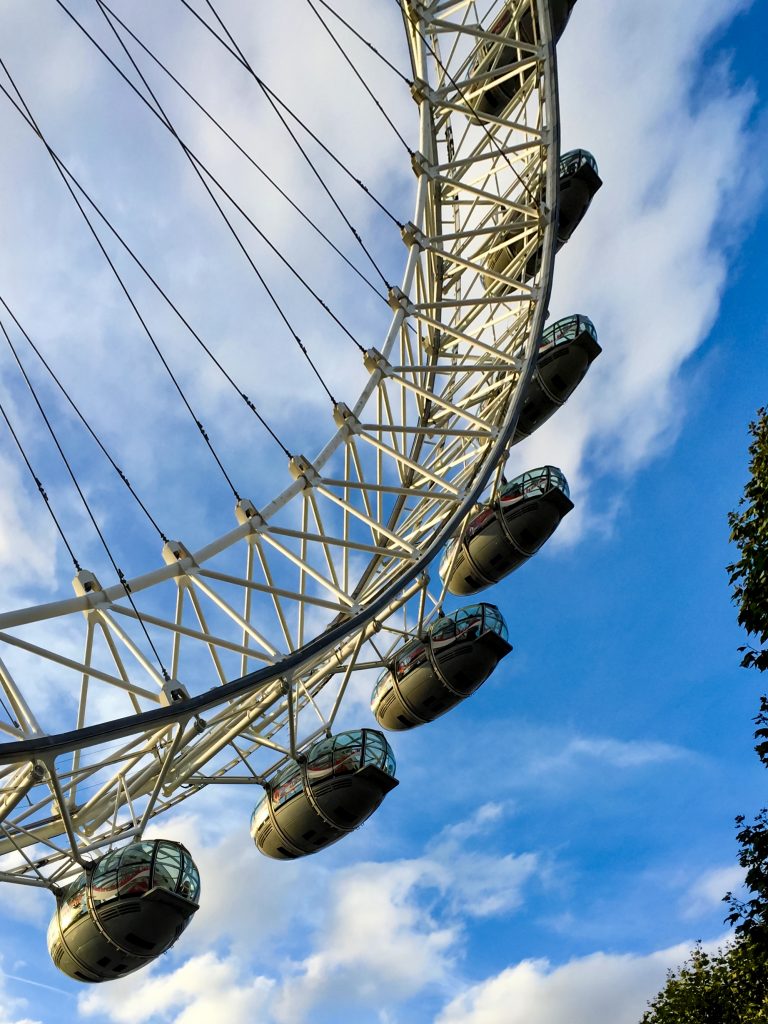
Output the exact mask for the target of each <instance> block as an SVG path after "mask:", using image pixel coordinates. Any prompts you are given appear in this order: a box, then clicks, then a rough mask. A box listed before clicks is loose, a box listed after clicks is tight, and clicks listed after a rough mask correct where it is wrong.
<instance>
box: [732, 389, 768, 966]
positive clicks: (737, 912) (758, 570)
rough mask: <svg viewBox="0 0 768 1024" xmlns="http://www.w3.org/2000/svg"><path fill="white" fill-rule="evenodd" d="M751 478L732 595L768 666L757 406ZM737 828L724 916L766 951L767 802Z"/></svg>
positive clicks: (761, 414)
mask: <svg viewBox="0 0 768 1024" xmlns="http://www.w3.org/2000/svg"><path fill="white" fill-rule="evenodd" d="M749 431H750V434H751V435H752V443H751V444H750V446H749V454H750V462H749V469H750V478H749V481H748V482H747V485H746V487H745V488H744V494H743V496H742V498H741V501H740V502H739V510H738V511H736V512H732V513H731V514H730V516H729V517H728V521H729V524H730V527H731V540H732V541H733V542H734V543H735V544H736V547H737V548H738V549H739V556H740V557H739V559H738V561H737V562H734V563H733V564H732V565H729V566H728V572H729V574H730V581H731V585H732V587H733V600H734V602H735V603H736V604H737V605H738V608H739V623H740V624H741V625H742V626H743V627H744V629H745V630H746V631H747V635H748V636H752V637H756V638H757V642H758V644H759V645H760V646H758V647H756V646H754V645H752V644H749V645H747V646H745V647H742V648H741V650H742V652H743V655H744V656H743V658H742V661H741V663H742V665H743V666H744V667H745V668H756V669H758V671H760V672H764V671H765V670H766V669H767V668H768V412H767V411H766V409H758V412H757V418H756V419H755V421H754V423H750V425H749ZM755 723H756V725H757V729H756V731H755V739H756V740H757V744H756V746H755V750H756V751H757V755H758V757H759V758H760V760H761V761H762V762H763V764H764V765H765V766H766V767H768V699H767V698H766V697H765V696H763V697H762V698H761V701H760V711H759V712H758V714H757V716H756V717H755ZM736 825H737V827H738V829H739V832H738V833H737V836H736V838H737V840H738V842H739V846H740V852H739V863H740V864H741V866H742V867H743V868H745V869H746V877H745V884H746V887H747V890H748V893H749V895H748V897H747V899H744V900H739V899H737V898H736V897H735V896H734V895H733V894H732V893H728V894H727V896H726V897H725V901H726V903H727V904H728V906H729V908H730V913H729V914H728V917H727V918H726V920H727V921H728V922H729V923H730V924H733V925H736V934H737V935H740V936H742V937H744V938H747V939H749V940H750V942H753V943H756V944H758V945H759V946H760V947H761V948H762V949H763V950H765V951H766V952H768V809H767V808H765V807H764V808H763V809H762V810H761V811H760V813H759V814H758V815H757V817H756V818H755V819H754V821H753V822H751V823H749V824H747V823H746V819H745V817H744V815H743V814H742V815H739V817H738V818H737V819H736Z"/></svg>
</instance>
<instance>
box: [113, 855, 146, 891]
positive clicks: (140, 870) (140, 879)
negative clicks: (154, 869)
mask: <svg viewBox="0 0 768 1024" xmlns="http://www.w3.org/2000/svg"><path fill="white" fill-rule="evenodd" d="M144 845H145V844H143V843H135V844H134V845H132V846H127V847H126V848H125V850H123V855H122V857H121V858H120V867H119V869H118V874H117V889H118V895H119V896H141V895H142V894H143V893H145V892H147V891H148V890H149V873H150V866H151V864H152V853H151V849H150V851H145V850H144V849H142V847H143V846H144Z"/></svg>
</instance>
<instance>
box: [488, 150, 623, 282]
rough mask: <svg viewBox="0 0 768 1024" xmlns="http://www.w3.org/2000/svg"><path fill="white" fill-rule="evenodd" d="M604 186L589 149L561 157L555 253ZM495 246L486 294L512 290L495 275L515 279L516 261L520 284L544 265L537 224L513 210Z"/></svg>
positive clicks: (516, 271)
mask: <svg viewBox="0 0 768 1024" xmlns="http://www.w3.org/2000/svg"><path fill="white" fill-rule="evenodd" d="M602 184H603V182H602V179H601V178H600V175H599V174H598V171H597V162H596V161H595V158H594V157H593V156H592V154H591V153H588V152H587V150H586V149H573V150H571V151H570V152H568V153H564V154H563V156H561V157H560V165H559V176H558V188H559V193H560V200H559V208H558V218H557V230H556V241H555V251H558V250H559V249H561V248H562V246H563V245H565V243H566V242H567V241H568V239H569V238H570V237H571V235H572V234H573V232H574V231H575V230H576V227H577V226H578V224H579V223H580V222H581V221H582V219H583V217H584V215H585V214H586V212H587V210H588V209H589V206H590V203H591V202H592V199H593V198H594V196H595V194H596V193H597V191H598V190H599V189H600V187H601V186H602ZM539 198H541V196H540V197H539ZM493 244H494V246H497V247H498V248H495V249H494V251H493V252H492V253H491V255H490V256H489V257H488V259H487V260H486V262H485V266H486V269H487V270H489V271H490V272H491V273H490V274H485V275H484V277H483V281H484V284H485V287H486V290H487V291H489V292H499V293H503V292H505V291H508V290H509V287H510V286H509V284H507V283H506V282H504V281H498V280H497V279H496V277H495V276H493V275H496V274H500V275H504V276H512V271H513V264H514V263H515V261H516V260H517V259H519V262H520V266H519V267H514V273H515V274H516V275H517V277H518V278H519V279H520V280H521V281H528V280H530V278H532V277H533V276H534V275H535V274H536V272H537V270H538V269H539V264H540V262H541V235H540V228H539V226H538V224H537V223H535V222H533V221H531V220H530V219H528V220H526V218H525V216H524V215H523V214H520V213H519V212H517V211H515V210H511V211H510V212H509V213H508V214H507V216H506V217H505V218H504V220H503V221H502V223H501V224H500V225H499V231H498V234H497V236H496V238H495V240H494V243H493Z"/></svg>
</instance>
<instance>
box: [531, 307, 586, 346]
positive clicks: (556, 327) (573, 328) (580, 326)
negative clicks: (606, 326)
mask: <svg viewBox="0 0 768 1024" xmlns="http://www.w3.org/2000/svg"><path fill="white" fill-rule="evenodd" d="M584 331H586V332H587V333H588V334H590V335H591V336H592V337H593V338H594V339H595V341H597V331H596V330H595V325H594V324H593V323H592V321H591V320H590V319H589V317H588V316H584V314H583V313H574V314H573V315H572V316H566V317H563V318H562V319H561V320H556V321H555V323H553V324H550V326H549V327H547V329H546V330H545V331H543V332H542V335H541V341H540V343H539V355H541V354H542V353H543V352H545V351H547V350H549V349H550V348H554V347H555V346H557V345H566V344H567V343H568V342H569V341H573V339H574V338H578V336H579V335H580V334H582V333H583V332H584Z"/></svg>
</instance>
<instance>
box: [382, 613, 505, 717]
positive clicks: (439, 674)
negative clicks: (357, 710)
mask: <svg viewBox="0 0 768 1024" xmlns="http://www.w3.org/2000/svg"><path fill="white" fill-rule="evenodd" d="M511 650H512V645H511V644H510V643H509V642H508V640H507V627H506V623H505V622H504V619H503V618H502V616H501V612H500V611H499V609H498V608H497V607H496V606H495V605H492V604H474V605H470V606H469V607H467V608H462V609H460V610H459V611H457V612H451V613H450V615H445V616H443V617H442V618H439V619H437V620H436V621H435V622H433V623H432V625H431V626H430V628H429V629H428V631H427V633H426V635H425V636H424V637H423V638H422V637H414V638H413V639H412V640H409V641H408V643H407V644H406V645H405V646H404V647H402V648H401V649H400V650H399V651H398V653H397V655H396V657H395V658H393V659H392V661H390V663H389V664H388V665H387V668H386V669H385V671H384V672H383V673H382V675H381V676H380V678H379V681H378V682H377V683H376V687H375V688H374V691H373V696H372V697H371V710H372V711H373V713H374V715H375V716H376V721H377V722H378V723H379V725H381V726H383V727H384V728H385V729H393V730H402V729H412V728H413V727H414V726H416V725H423V724H424V723H425V722H431V721H433V720H434V719H435V718H439V716H440V715H443V714H445V712H446V711H449V710H450V709H451V708H452V707H455V706H456V705H457V704H458V703H459V702H460V701H462V700H464V698H465V697H468V696H469V695H470V694H472V693H474V692H475V690H476V689H478V687H479V686H481V685H482V684H483V683H484V682H485V680H486V679H487V678H488V676H489V675H490V674H491V673H492V672H493V670H494V669H495V668H496V666H497V665H498V663H499V662H500V661H501V659H502V658H504V657H506V655H507V654H509V652H510V651H511Z"/></svg>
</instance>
